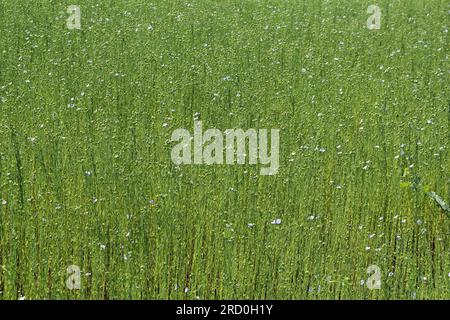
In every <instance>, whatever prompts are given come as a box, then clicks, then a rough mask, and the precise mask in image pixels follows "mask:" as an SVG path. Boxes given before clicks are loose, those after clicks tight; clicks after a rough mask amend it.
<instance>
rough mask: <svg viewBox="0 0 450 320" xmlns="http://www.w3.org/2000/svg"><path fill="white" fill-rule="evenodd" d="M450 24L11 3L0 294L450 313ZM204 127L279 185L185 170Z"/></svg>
mask: <svg viewBox="0 0 450 320" xmlns="http://www.w3.org/2000/svg"><path fill="white" fill-rule="evenodd" d="M371 4H374V5H377V6H379V8H380V9H381V24H380V28H379V29H372V30H370V29H369V28H368V27H367V25H366V21H367V19H368V18H369V16H370V13H368V12H367V8H368V6H369V5H371ZM69 5H78V6H79V8H80V9H81V15H80V17H81V25H80V28H79V29H78V28H68V22H67V19H68V18H69V15H70V14H69V13H68V11H67V8H68V7H69ZM449 10H450V5H449V2H448V1H445V0H410V1H406V0H405V1H400V0H392V1H387V0H377V2H375V1H374V2H372V1H366V0H364V1H363V0H353V1H338V0H328V1H326V0H284V1H282V0H271V1H262V0H261V1H256V0H245V1H242V0H221V1H212V0H192V1H191V0H184V1H155V0H153V1H144V0H130V1H119V0H108V1H106V0H104V1H97V0H95V1H94V0H77V1H76V2H75V0H74V2H67V1H56V0H55V1H51V0H41V1H26V0H14V1H13V0H1V1H0V299H44V298H45V299H198V298H199V299H244V298H245V299H428V298H436V299H448V298H450V216H449V215H448V212H446V210H445V205H447V204H448V203H449V201H450V149H449V148H450V143H449V141H450V102H449V101H450V96H449V83H450V77H449V75H450V65H449V47H450V46H449V35H448V28H449V17H450V15H449ZM199 118H201V121H202V123H203V127H204V128H205V129H207V128H217V129H219V130H221V131H224V130H226V129H228V128H243V129H244V130H246V129H248V128H255V129H259V128H268V129H270V128H275V129H279V130H280V131H279V132H280V143H279V146H280V147H279V162H280V163H279V170H278V172H277V174H274V175H261V174H260V171H259V168H260V166H261V165H260V164H257V165H254V164H249V163H246V164H243V165H238V164H235V165H227V164H215V165H206V164H204V165H176V164H174V162H173V161H172V159H171V150H172V148H173V147H174V145H175V144H174V142H173V141H171V135H172V132H173V131H174V130H176V129H179V128H185V129H187V130H189V131H190V132H191V133H192V132H193V128H194V119H199ZM431 192H435V193H431ZM430 195H438V196H439V197H440V198H441V199H442V200H441V202H440V203H441V205H439V203H438V201H436V198H435V199H433V197H432V196H430ZM443 201H444V202H445V203H444V204H443V203H442V202H443ZM369 266H372V267H371V268H369ZM368 268H369V273H368V272H367V271H368ZM374 270H375V271H374ZM377 275H379V280H380V282H378V284H379V286H378V287H376V288H373V286H372V288H370V283H369V282H370V281H371V280H370V279H371V278H372V277H375V276H377ZM78 276H79V278H77V280H74V279H75V277H78ZM372 279H373V278H372ZM71 284H74V286H71ZM372 284H373V281H372Z"/></svg>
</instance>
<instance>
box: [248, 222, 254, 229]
mask: <svg viewBox="0 0 450 320" xmlns="http://www.w3.org/2000/svg"><path fill="white" fill-rule="evenodd" d="M254 226H255V224H254V223H248V224H247V227H249V228H253V227H254Z"/></svg>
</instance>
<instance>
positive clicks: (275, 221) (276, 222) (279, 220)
mask: <svg viewBox="0 0 450 320" xmlns="http://www.w3.org/2000/svg"><path fill="white" fill-rule="evenodd" d="M271 224H274V225H279V224H281V219H275V220H273V221H272V222H271Z"/></svg>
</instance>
